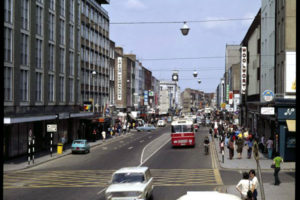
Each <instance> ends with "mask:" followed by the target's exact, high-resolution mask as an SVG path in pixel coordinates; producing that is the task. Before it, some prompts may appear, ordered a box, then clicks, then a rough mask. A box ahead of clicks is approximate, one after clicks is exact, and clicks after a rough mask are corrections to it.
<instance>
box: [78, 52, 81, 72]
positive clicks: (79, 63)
mask: <svg viewBox="0 0 300 200" xmlns="http://www.w3.org/2000/svg"><path fill="white" fill-rule="evenodd" d="M80 62H81V61H80V54H78V56H77V77H78V78H80Z"/></svg>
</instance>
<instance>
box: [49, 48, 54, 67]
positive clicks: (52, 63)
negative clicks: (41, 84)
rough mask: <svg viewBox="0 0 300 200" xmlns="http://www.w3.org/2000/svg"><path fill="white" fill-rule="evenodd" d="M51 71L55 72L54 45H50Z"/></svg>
mask: <svg viewBox="0 0 300 200" xmlns="http://www.w3.org/2000/svg"><path fill="white" fill-rule="evenodd" d="M49 71H54V45H53V44H49Z"/></svg>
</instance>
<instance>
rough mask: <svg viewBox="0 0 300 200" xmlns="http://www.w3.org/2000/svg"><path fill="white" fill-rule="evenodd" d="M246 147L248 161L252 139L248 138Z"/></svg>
mask: <svg viewBox="0 0 300 200" xmlns="http://www.w3.org/2000/svg"><path fill="white" fill-rule="evenodd" d="M247 146H248V151H247V158H248V159H250V158H251V155H252V147H253V139H252V137H249V138H248V140H247Z"/></svg>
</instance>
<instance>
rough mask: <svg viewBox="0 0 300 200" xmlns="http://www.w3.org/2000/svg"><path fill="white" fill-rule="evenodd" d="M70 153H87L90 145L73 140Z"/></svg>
mask: <svg viewBox="0 0 300 200" xmlns="http://www.w3.org/2000/svg"><path fill="white" fill-rule="evenodd" d="M71 150H72V153H89V152H90V145H89V143H88V142H87V140H74V141H73V142H72V146H71Z"/></svg>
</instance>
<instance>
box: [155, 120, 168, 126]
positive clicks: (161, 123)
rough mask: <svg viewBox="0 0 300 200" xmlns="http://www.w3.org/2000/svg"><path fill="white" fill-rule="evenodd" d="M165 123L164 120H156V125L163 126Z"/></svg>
mask: <svg viewBox="0 0 300 200" xmlns="http://www.w3.org/2000/svg"><path fill="white" fill-rule="evenodd" d="M166 125H167V124H166V121H165V120H158V122H157V126H158V127H164V126H166Z"/></svg>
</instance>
